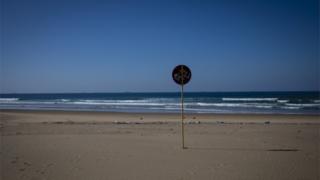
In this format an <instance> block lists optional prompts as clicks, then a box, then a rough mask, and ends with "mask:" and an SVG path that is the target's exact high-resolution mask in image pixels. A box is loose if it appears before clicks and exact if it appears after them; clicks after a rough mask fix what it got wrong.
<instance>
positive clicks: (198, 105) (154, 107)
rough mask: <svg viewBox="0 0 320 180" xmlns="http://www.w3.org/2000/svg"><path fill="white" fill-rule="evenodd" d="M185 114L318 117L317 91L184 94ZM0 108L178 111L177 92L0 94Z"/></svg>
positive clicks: (319, 109) (318, 97) (319, 93)
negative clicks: (311, 115)
mask: <svg viewBox="0 0 320 180" xmlns="http://www.w3.org/2000/svg"><path fill="white" fill-rule="evenodd" d="M184 97H185V111H186V112H189V113H230V114H235V113H262V114H320V92H219V93H208V92H205V93H204V92H192V93H191V92H189V93H188V92H187V93H185V94H184ZM0 109H36V110H78V111H107V112H159V113H164V112H172V113H174V112H179V111H180V93H67V94H0Z"/></svg>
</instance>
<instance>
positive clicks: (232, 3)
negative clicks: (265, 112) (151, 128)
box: [0, 0, 320, 93]
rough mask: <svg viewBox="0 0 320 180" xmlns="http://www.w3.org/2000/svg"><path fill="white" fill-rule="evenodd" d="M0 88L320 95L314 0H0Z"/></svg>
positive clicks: (9, 90) (6, 90)
mask: <svg viewBox="0 0 320 180" xmlns="http://www.w3.org/2000/svg"><path fill="white" fill-rule="evenodd" d="M0 1H1V71H0V75H1V77H0V86H1V88H0V90H1V91H0V92H2V93H31V92H34V93H37V92H146V91H147V92H155V91H160V92H162V91H178V90H179V89H178V88H179V87H178V86H177V85H176V84H174V82H173V80H172V78H171V71H172V69H173V68H174V66H175V65H177V64H186V65H188V66H189V67H190V68H191V70H192V73H193V77H192V80H191V81H190V83H189V84H188V85H187V87H186V90H187V91H286V90H290V91H296V90H319V88H320V72H319V2H318V0H211V1H205V0H194V1H187V0H183V1H174V0H168V1H165V0H149V1H142V0H128V1H122V0H114V1H113V0H112V1H111V0H0Z"/></svg>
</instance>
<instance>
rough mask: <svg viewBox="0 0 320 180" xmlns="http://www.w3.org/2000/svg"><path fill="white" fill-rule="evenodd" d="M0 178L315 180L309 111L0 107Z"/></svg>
mask: <svg viewBox="0 0 320 180" xmlns="http://www.w3.org/2000/svg"><path fill="white" fill-rule="evenodd" d="M0 119H1V125H0V131H1V143H0V145H1V154H0V157H1V168H0V170H1V172H0V173H1V177H2V178H1V179H3V180H17V179H30V180H37V179H39V180H40V179H47V180H57V179H59V180H73V179H83V180H88V179H91V180H100V179H108V180H120V179H121V180H124V179H130V180H132V179H136V180H182V179H183V180H189V179H190V180H191V179H196V180H200V179H218V180H219V179H226V180H233V179H237V180H241V179H243V180H251V179H252V180H257V179H259V180H269V179H270V180H271V179H279V180H295V179H296V180H298V179H299V180H301V179H303V180H317V179H319V177H320V174H319V173H320V167H319V163H320V156H319V154H320V153H319V152H320V151H319V149H320V140H319V139H320V118H319V116H316V115H313V116H312V115H309V116H306V115H245V114H243V115H215V114H187V115H186V126H185V133H186V141H185V142H186V146H187V149H185V150H182V149H181V124H180V115H179V114H155V113H149V114H147V113H106V112H67V111H17V110H1V112H0Z"/></svg>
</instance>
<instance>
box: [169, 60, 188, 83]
mask: <svg viewBox="0 0 320 180" xmlns="http://www.w3.org/2000/svg"><path fill="white" fill-rule="evenodd" d="M172 78H173V80H174V82H176V83H177V84H180V85H185V84H187V83H188V82H189V81H190V79H191V70H190V69H189V68H188V67H187V66H186V65H178V66H176V67H175V68H174V69H173V71H172Z"/></svg>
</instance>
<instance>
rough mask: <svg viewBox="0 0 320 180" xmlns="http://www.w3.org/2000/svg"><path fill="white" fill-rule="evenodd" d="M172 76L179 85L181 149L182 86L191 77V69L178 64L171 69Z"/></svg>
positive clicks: (182, 124) (182, 126) (182, 123)
mask: <svg viewBox="0 0 320 180" xmlns="http://www.w3.org/2000/svg"><path fill="white" fill-rule="evenodd" d="M172 78H173V80H174V82H176V83H177V84H179V85H180V86H181V137H182V149H185V148H186V147H185V146H184V105H183V103H184V98H183V86H184V85H185V84H187V83H188V82H189V81H190V79H191V70H190V69H189V68H188V67H187V66H186V65H178V66H176V67H175V68H174V69H173V71H172Z"/></svg>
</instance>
